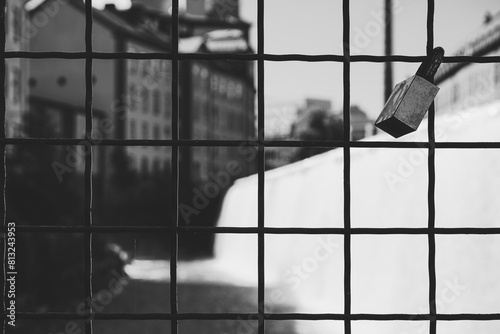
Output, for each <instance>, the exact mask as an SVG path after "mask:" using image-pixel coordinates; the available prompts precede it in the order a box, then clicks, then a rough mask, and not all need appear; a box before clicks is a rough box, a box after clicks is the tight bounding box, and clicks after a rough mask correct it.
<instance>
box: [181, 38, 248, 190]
mask: <svg viewBox="0 0 500 334" xmlns="http://www.w3.org/2000/svg"><path fill="white" fill-rule="evenodd" d="M179 47H180V51H181V52H184V53H210V54H217V53H239V54H241V53H251V52H252V49H251V48H250V46H249V44H248V40H247V39H246V38H245V34H244V32H242V31H240V30H237V29H225V30H214V31H212V32H210V33H205V34H203V35H202V36H192V37H190V38H186V39H184V40H183V41H181V43H180V46H179ZM180 66H181V67H180V69H181V73H183V76H182V80H181V97H182V98H181V101H180V108H181V110H190V111H191V112H189V113H181V136H182V137H183V138H186V139H208V140H252V139H254V138H255V111H254V110H255V106H254V100H255V87H254V82H253V63H252V62H244V61H227V60H214V61H204V60H189V61H182V62H181V64H180ZM183 152H184V154H183V161H182V163H183V164H184V165H185V167H187V166H191V167H190V169H191V172H190V173H191V176H190V179H192V180H193V181H195V182H197V181H199V182H202V183H203V182H205V181H207V180H208V175H209V173H210V172H214V173H215V172H217V171H219V170H224V169H225V168H226V167H225V165H226V163H227V162H228V161H230V160H234V161H236V162H238V164H239V165H240V166H241V167H242V173H241V174H242V176H244V175H248V174H251V173H254V172H255V171H256V169H255V166H256V163H255V161H253V162H251V163H250V162H248V161H245V159H246V157H245V156H244V155H242V154H241V153H240V152H238V150H236V149H234V148H229V147H193V148H188V147H185V148H183Z"/></svg>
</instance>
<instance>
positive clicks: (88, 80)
mask: <svg viewBox="0 0 500 334" xmlns="http://www.w3.org/2000/svg"><path fill="white" fill-rule="evenodd" d="M92 15H93V11H92V0H86V1H85V140H86V141H87V143H88V145H86V146H87V148H88V149H89V152H87V154H86V155H85V176H84V182H85V190H84V193H85V203H84V224H85V227H88V228H90V227H92V146H91V143H90V141H89V140H90V139H91V138H92V123H93V122H92V118H93V114H92V113H93V110H92V94H93V88H92V62H93V58H92V24H93V22H92V21H93V16H92ZM84 239H85V240H84V259H85V260H84V272H85V290H84V291H85V299H87V298H90V300H92V232H91V231H86V232H85V233H84ZM87 304H91V303H87ZM88 312H89V314H92V313H93V310H92V306H90V305H88ZM85 333H86V334H92V333H93V320H92V319H91V318H90V316H89V319H88V321H86V322H85Z"/></svg>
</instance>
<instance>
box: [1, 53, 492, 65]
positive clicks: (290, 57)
mask: <svg viewBox="0 0 500 334" xmlns="http://www.w3.org/2000/svg"><path fill="white" fill-rule="evenodd" d="M88 56H90V57H92V58H93V59H104V60H106V59H107V60H115V59H166V60H172V59H173V55H172V54H171V53H168V52H153V53H151V52H149V53H147V52H145V53H137V52H110V53H104V52H83V51H82V52H63V51H60V52H28V51H7V52H5V58H7V59H10V58H26V59H47V58H52V59H86V58H87V57H88ZM348 58H349V59H347V56H343V55H304V54H262V55H259V54H235V53H217V54H207V53H179V54H178V55H177V59H178V60H241V61H258V60H263V61H275V62H281V61H302V62H347V61H348V62H350V63H353V62H369V63H386V62H404V63H421V62H423V61H424V60H426V59H427V57H426V56H404V55H391V56H373V55H349V56H348ZM499 62H500V56H445V57H444V58H443V63H483V64H484V63H499Z"/></svg>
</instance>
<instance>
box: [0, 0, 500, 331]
mask: <svg viewBox="0 0 500 334" xmlns="http://www.w3.org/2000/svg"><path fill="white" fill-rule="evenodd" d="M256 1H257V35H258V38H257V41H258V45H257V53H256V54H251V55H235V54H216V55H215V54H179V48H178V42H179V37H178V32H179V0H173V1H172V27H171V28H172V53H171V54H165V53H97V52H94V51H93V49H92V24H93V17H92V1H91V0H86V2H85V11H86V27H85V43H86V49H85V52H71V53H67V52H36V53H35V52H6V51H5V34H4V33H2V34H0V48H1V51H0V52H1V58H2V60H3V61H4V63H5V59H9V58H29V59H36V58H58V59H85V61H86V65H85V83H86V96H85V111H86V123H85V126H86V138H85V140H84V141H82V140H81V139H54V138H47V139H30V138H6V133H5V113H6V104H5V91H4V88H5V81H4V78H5V66H0V82H2V83H3V85H4V87H3V89H0V99H3V101H4V102H3V103H2V104H1V108H0V147H1V150H2V154H1V155H0V165H1V167H0V168H1V170H0V171H1V172H0V175H1V184H2V204H1V205H2V206H1V209H2V228H3V231H6V228H7V227H6V226H7V222H6V213H5V211H6V209H7V208H6V199H5V185H6V166H5V160H6V159H5V152H6V146H7V145H55V144H59V145H62V144H66V145H88V144H90V145H93V146H97V145H108V146H165V147H171V148H172V178H173V181H174V182H172V194H173V201H174V208H175V210H174V212H173V217H172V218H173V222H174V224H172V225H171V226H161V227H158V226H155V227H145V226H135V227H130V226H128V227H125V226H124V227H121V226H106V227H101V226H93V223H92V160H93V154H92V150H90V154H88V155H86V158H85V174H84V180H85V211H84V215H85V224H84V226H80V227H76V226H17V231H18V232H21V233H22V232H35V233H36V232H38V233H40V232H60V233H63V232H78V233H83V234H84V236H85V238H84V247H85V249H84V254H85V296H86V297H90V298H92V236H93V233H114V232H120V233H145V232H158V233H166V234H169V235H171V255H170V257H171V261H170V277H171V284H170V290H171V291H170V307H171V312H170V313H149V314H129V313H107V314H92V312H93V310H92V308H91V307H88V306H87V310H86V312H87V313H86V314H83V315H81V314H72V313H62V312H59V313H58V312H54V313H30V312H18V313H17V318H19V319H52V320H70V319H71V320H78V319H80V320H82V319H88V318H89V316H92V317H93V318H94V319H96V320H120V319H121V320H170V321H171V333H172V334H176V333H177V332H178V321H179V320H237V319H241V318H244V319H254V320H255V319H258V324H259V326H258V333H259V334H263V333H264V332H265V330H264V324H265V322H266V321H267V320H338V321H343V322H344V328H345V334H350V333H351V323H352V322H353V321H358V320H372V321H396V320H404V321H427V322H429V323H430V334H436V333H437V321H460V320H478V321H486V320H500V314H499V313H494V314H438V313H437V312H436V263H435V261H436V240H435V236H436V235H441V234H442V235H446V234H448V235H450V234H453V235H459V234H478V235H491V234H500V228H436V227H435V193H434V190H435V181H436V173H435V152H436V149H445V148H446V149H485V148H492V149H499V148H500V142H436V138H435V126H434V119H435V108H434V105H432V106H431V107H430V109H429V116H428V119H429V126H428V141H426V142H399V141H390V142H386V141H370V142H351V141H350V138H349V133H350V67H351V63H352V62H373V63H384V62H412V63H419V62H422V61H423V60H424V59H425V56H404V55H391V56H370V55H353V56H351V55H350V47H349V45H350V38H349V36H350V4H349V0H343V1H342V15H343V45H344V50H343V54H342V55H314V56H313V55H302V54H301V55H296V54H288V55H272V54H266V53H265V52H264V10H265V3H264V0H256ZM434 3H435V1H434V0H427V6H428V10H427V53H428V54H430V53H431V51H432V49H433V47H434V37H433V36H434ZM0 7H2V8H5V7H6V0H0ZM0 27H5V16H4V15H2V16H0ZM2 30H4V28H2ZM94 59H167V60H171V62H172V91H171V93H172V99H171V101H172V139H171V140H129V139H107V140H102V139H99V140H95V139H92V118H93V110H92V95H93V91H92V89H93V87H92V65H93V60H94ZM193 59H204V60H221V59H228V60H246V61H256V62H257V93H258V104H257V110H258V116H257V133H258V134H263V133H264V94H263V93H264V75H265V67H264V64H265V62H266V61H275V62H276V61H302V62H341V63H343V87H344V96H343V119H344V138H343V141H314V142H310V141H266V140H265V138H263V136H259V137H258V138H257V140H256V141H252V142H250V143H249V145H251V146H253V147H255V148H257V149H258V226H257V227H185V226H179V224H178V206H179V196H178V193H179V148H180V147H183V146H224V147H231V146H238V145H240V144H241V141H240V140H187V139H180V138H179V98H178V93H179V69H178V65H179V61H180V60H193ZM444 62H445V63H500V57H498V56H496V57H471V56H459V57H445V59H444ZM266 147H327V148H329V147H331V148H333V147H342V148H343V153H344V189H343V192H344V227H343V228H270V227H265V222H264V186H265V181H264V172H265V169H264V168H265V165H264V162H265V161H264V150H265V148H266ZM358 147H363V148H425V149H427V150H428V173H429V184H428V226H427V228H351V215H350V212H351V202H350V193H351V189H350V179H351V175H350V152H351V148H358ZM186 232H199V233H240V234H253V235H255V234H256V235H257V236H258V254H257V255H258V310H257V313H179V311H178V304H177V262H178V235H179V234H181V233H186ZM266 234H308V235H311V234H336V235H343V236H344V312H343V313H341V314H331V313H327V314H324V313H321V314H310V313H280V314H272V313H271V314H270V313H266V312H265V303H264V300H265V282H264V255H265V249H264V237H265V235H266ZM359 234H371V235H427V236H428V247H429V253H428V270H429V273H428V279H429V295H428V303H429V304H428V306H429V310H430V312H429V314H353V313H352V312H351V283H350V282H351V236H352V235H359ZM3 252H4V249H2V255H5V254H4V253H3ZM5 278H6V277H5V276H2V282H3V283H4V284H3V286H4V291H3V297H6V295H5V293H6V289H5ZM5 299H6V298H4V300H5ZM2 304H3V305H2V312H3V318H4V322H3V327H2V329H3V331H2V333H5V331H6V321H7V320H6V319H7V317H6V316H7V312H6V305H5V303H2ZM85 333H86V334H92V333H93V320H91V321H87V322H85Z"/></svg>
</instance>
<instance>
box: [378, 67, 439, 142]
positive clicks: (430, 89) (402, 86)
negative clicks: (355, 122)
mask: <svg viewBox="0 0 500 334" xmlns="http://www.w3.org/2000/svg"><path fill="white" fill-rule="evenodd" d="M438 91H439V87H437V86H435V85H433V84H432V83H430V82H429V81H427V80H425V79H423V78H421V77H419V76H418V75H414V76H412V77H410V78H408V79H406V80H405V81H403V82H400V83H399V84H397V85H396V87H394V90H393V91H392V94H391V96H390V97H389V100H388V101H387V103H386V104H385V106H384V109H383V110H382V113H381V114H380V116H379V117H378V118H377V121H376V122H375V125H376V126H377V127H378V128H380V129H382V130H384V131H385V132H387V133H389V134H390V135H392V136H393V137H396V138H398V137H401V136H403V135H405V134H407V133H410V132H413V131H415V130H417V128H418V126H419V125H420V122H422V120H423V119H424V117H425V114H426V113H427V110H428V109H429V107H430V105H431V103H432V101H434V98H435V97H436V95H437V93H438Z"/></svg>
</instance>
